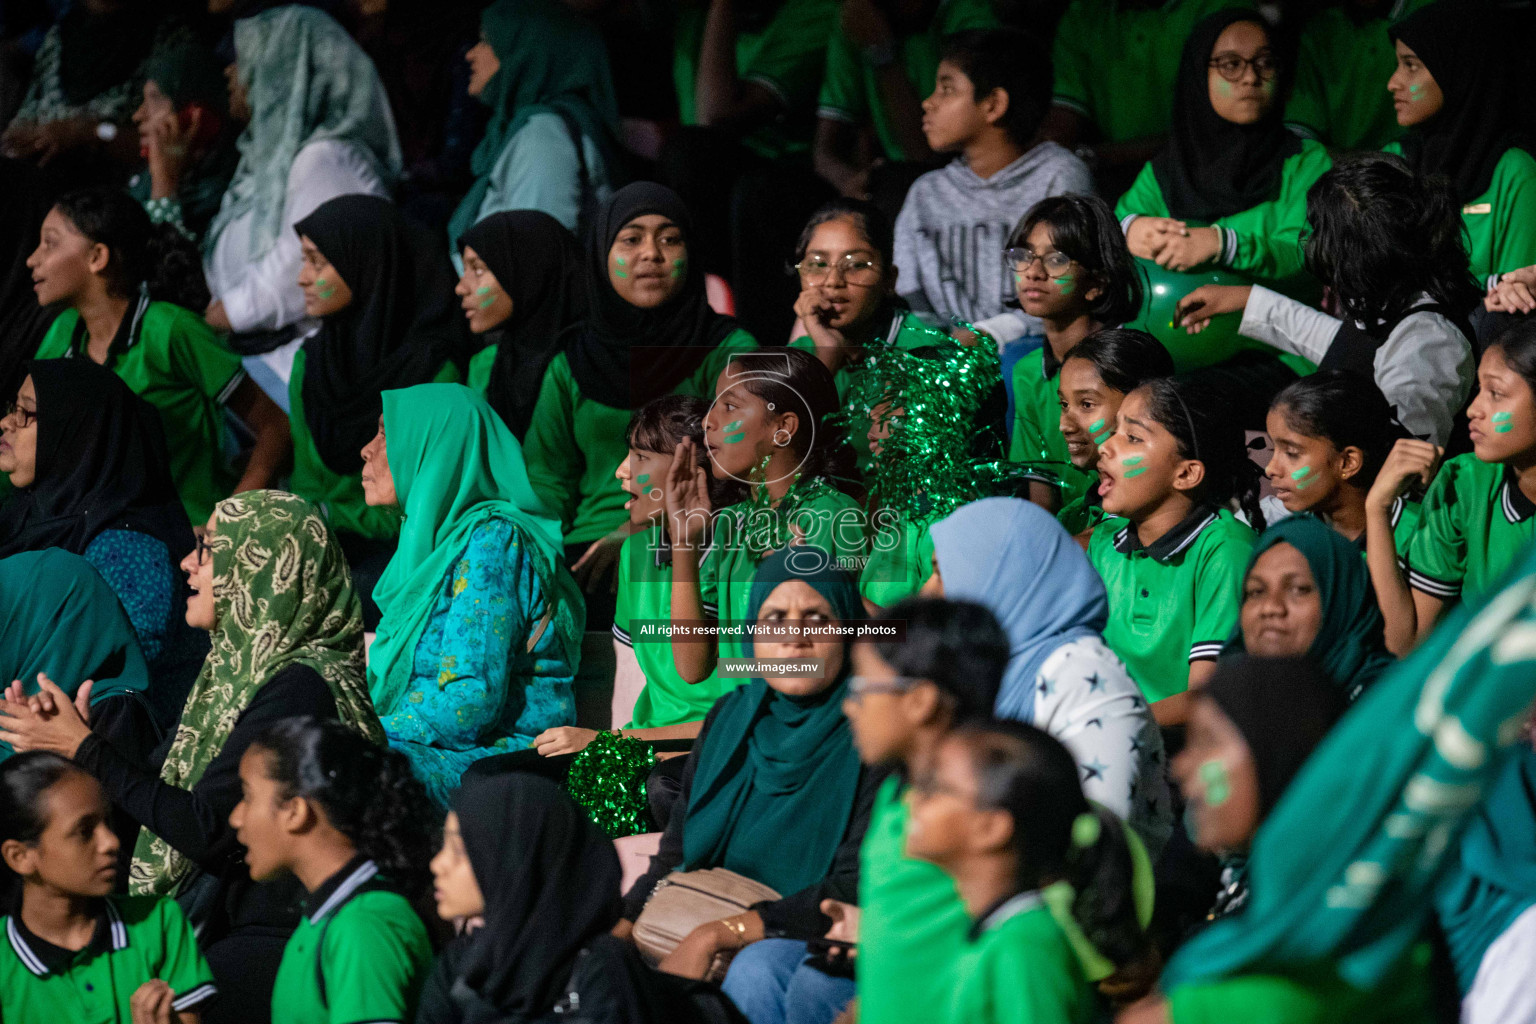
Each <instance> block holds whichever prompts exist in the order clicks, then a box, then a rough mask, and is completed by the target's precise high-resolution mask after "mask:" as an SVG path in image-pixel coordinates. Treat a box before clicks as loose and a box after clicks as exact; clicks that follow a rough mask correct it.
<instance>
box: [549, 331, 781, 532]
mask: <svg viewBox="0 0 1536 1024" xmlns="http://www.w3.org/2000/svg"><path fill="white" fill-rule="evenodd" d="M755 348H757V342H756V340H754V339H753V337H752V335H750V334H748V333H747V332H746V331H743V330H740V329H737V330H735V331H732V332H731V333H730V334H728V335H726V336H725V337H724V338H723V339H721V341H720V344H718V345H716V346H715V348H714V351H712V352H710V354H709V355H708V356H706V357H705V359H704V362H703V363H701V364H700V365H699V368H698V369H697V370H695V371H694V372H693V374H692V375H691V376H689V377H688V379H687V380H685V381H683V382H682V383H681V384H680V385H678V386H677V387H676V388H675V389H674V393H675V394H680V395H694V396H696V397H698V398H703V399H712V398H714V397H715V379H716V378H717V377H719V376H720V371H722V370H724V369H725V367H726V364H727V363H729V362H730V361H731V359H732V358H733V357H734V356H735V355H736V353H738V352H745V351H749V350H751V349H755ZM633 415H634V414H633V413H632V412H631V411H630V410H629V409H615V408H614V407H613V406H611V405H604V404H602V403H601V402H595V401H593V400H592V399H590V398H587V397H586V396H585V395H583V394H582V393H581V387H580V386H579V385H578V384H577V383H576V378H575V376H574V375H573V374H572V373H571V361H570V359H569V357H567V356H566V354H565V353H564V352H561V353H559V354H558V355H556V356H555V358H554V359H552V360H550V362H549V368H548V369H547V370H545V371H544V382H543V384H542V385H540V387H539V399H538V401H537V402H536V403H535V404H534V408H533V416H532V417H531V419H530V421H529V423H528V433H527V436H525V437H524V438H523V457H524V458H525V459H526V460H527V463H528V482H529V483H531V484H532V485H533V489H534V491H535V492H537V494H538V495H539V497H540V498H543V499H544V501H545V503H546V504H548V505H549V507H550V508H551V509H553V510H555V511H557V512H559V513H560V523H561V527H562V529H563V531H564V533H565V543H566V544H568V545H569V544H590V543H591V542H592V541H595V540H600V539H601V538H603V537H606V536H607V535H608V534H610V533H612V532H613V531H614V530H616V529H618V528H619V527H620V526H622V525H623V524H624V523H625V521H626V520H628V519H629V513H628V512H627V511H625V509H624V503H625V502H626V501H628V500H629V494H628V493H627V492H625V490H624V488H623V486H622V485H621V484H620V483H619V480H618V478H617V477H615V476H614V475H613V474H614V472H615V471H616V470H617V469H618V468H619V463H621V462H623V461H624V460H625V459H627V458H628V457H629V443H628V442H627V441H626V440H625V434H626V433H627V432H628V430H629V420H630V417H631V416H633Z"/></svg>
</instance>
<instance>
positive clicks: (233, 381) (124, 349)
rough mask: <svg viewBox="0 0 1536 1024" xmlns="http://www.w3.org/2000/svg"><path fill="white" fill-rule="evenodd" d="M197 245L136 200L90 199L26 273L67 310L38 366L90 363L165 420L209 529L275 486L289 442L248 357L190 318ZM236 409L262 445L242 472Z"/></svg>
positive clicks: (191, 511)
mask: <svg viewBox="0 0 1536 1024" xmlns="http://www.w3.org/2000/svg"><path fill="white" fill-rule="evenodd" d="M187 245H190V243H188V242H186V241H185V240H184V239H182V238H181V237H180V236H179V235H177V234H176V231H175V229H174V228H172V227H170V226H169V225H160V226H158V227H156V226H154V225H151V224H150V221H149V216H148V215H147V214H146V213H145V212H144V209H143V207H141V206H140V205H139V204H138V203H136V202H134V201H133V199H131V198H130V197H129V196H128V195H127V193H125V192H122V191H121V190H116V189H87V190H85V191H82V192H72V193H70V194H69V195H66V196H64V197H63V198H61V199H60V200H59V201H58V203H57V204H55V206H54V207H53V209H52V210H51V211H49V213H48V216H47V218H46V219H45V220H44V221H43V228H42V233H41V241H40V243H39V244H38V247H37V250H36V251H35V252H33V253H32V255H31V256H30V257H28V259H27V266H29V267H30V268H31V269H32V276H33V279H34V281H35V282H36V283H35V285H34V290H35V291H36V293H37V301H38V302H39V303H40V304H42V305H44V306H50V305H62V306H64V307H65V309H64V311H63V312H62V313H60V314H59V317H58V319H57V320H55V321H54V322H53V326H52V327H51V328H49V330H48V334H47V335H46V336H45V337H44V338H43V341H42V344H41V345H39V346H38V349H37V358H39V359H57V358H60V357H64V356H74V357H85V358H89V359H92V360H94V361H95V362H97V363H101V364H102V365H104V366H106V367H108V368H109V369H111V370H113V371H114V372H116V373H117V375H118V376H119V377H121V378H123V381H124V382H125V383H127V385H128V386H129V387H130V388H132V389H133V390H134V392H135V393H137V394H138V395H140V396H141V397H143V398H144V399H145V400H146V401H148V402H149V404H151V405H153V406H154V407H155V408H156V409H157V410H159V412H160V422H161V425H162V426H163V427H164V428H165V439H166V442H167V447H168V449H169V451H170V454H171V476H172V479H174V480H175V482H176V490H177V492H178V493H179V494H180V495H181V501H182V504H183V505H185V506H186V509H187V516H188V518H190V519H191V520H192V522H194V523H201V522H205V521H206V520H207V519H208V517H209V516H210V515H212V514H213V505H214V502H216V501H218V500H219V499H221V498H225V497H228V496H229V495H230V494H231V493H232V492H237V491H248V490H253V489H256V488H260V487H265V486H267V484H268V482H269V481H270V480H271V479H272V478H273V477H274V476H275V475H276V474H277V473H278V471H279V469H280V468H281V466H282V464H283V462H284V461H285V460H286V459H287V456H288V445H289V439H288V423H287V420H286V419H285V418H284V416H283V413H282V410H281V409H279V408H278V407H277V406H276V405H275V404H273V402H272V400H271V399H269V398H267V396H266V395H265V394H263V393H262V391H261V389H260V388H258V387H257V386H256V385H255V384H253V383H252V382H251V381H250V380H248V379H247V378H246V376H245V372H244V371H243V370H242V369H241V368H240V357H239V356H237V355H236V354H235V353H233V352H231V351H230V350H229V349H227V348H225V347H224V346H223V345H222V344H221V343H220V342H219V339H218V338H217V337H216V336H215V335H214V333H213V331H212V330H210V329H209V327H208V325H207V324H206V323H204V322H203V320H202V318H201V317H200V316H198V315H197V314H196V313H193V312H191V310H189V309H186V308H183V306H184V305H186V304H191V305H193V306H196V308H201V306H200V305H198V303H199V302H206V300H207V289H206V288H205V287H203V286H202V283H201V272H200V271H199V269H198V268H197V265H196V262H195V258H193V257H192V256H191V255H190V254H189V253H186V252H182V251H180V250H181V249H182V247H184V246H187ZM193 275H196V279H195V280H194V279H193ZM198 292H201V293H202V294H201V295H200V296H199V295H197V294H196V293H198ZM226 407H227V408H228V409H229V411H231V412H233V413H234V414H235V415H236V416H238V417H239V418H240V419H242V420H243V421H245V423H246V424H247V425H248V426H249V427H250V428H251V430H252V431H253V432H254V434H255V435H256V441H255V446H254V447H253V448H252V450H251V453H250V458H249V460H248V461H247V462H246V465H245V471H244V472H243V473H241V474H237V473H235V472H234V471H233V469H231V467H230V466H229V465H228V463H227V462H226V459H225V454H224V453H225V448H226V445H225V429H224V410H225V408H226Z"/></svg>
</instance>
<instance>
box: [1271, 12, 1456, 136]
mask: <svg viewBox="0 0 1536 1024" xmlns="http://www.w3.org/2000/svg"><path fill="white" fill-rule="evenodd" d="M1430 2H1431V0H1395V2H1394V3H1393V5H1392V9H1391V10H1390V11H1389V12H1387V15H1386V17H1384V18H1365V19H1364V20H1361V21H1356V20H1355V19H1354V18H1352V17H1350V16H1349V14H1348V13H1347V12H1346V11H1345V10H1344V9H1343V8H1342V7H1327V8H1324V9H1323V10H1321V11H1319V12H1318V13H1316V14H1314V15H1313V16H1312V17H1311V18H1309V19H1307V23H1306V25H1305V26H1304V27H1303V28H1302V30H1301V43H1300V50H1299V52H1298V54H1297V58H1296V81H1295V83H1294V84H1293V85H1292V87H1291V97H1290V100H1289V101H1288V102H1287V103H1286V107H1285V123H1286V125H1287V126H1288V127H1290V128H1292V129H1293V130H1295V131H1297V132H1298V133H1299V134H1302V135H1305V136H1307V137H1308V138H1313V139H1317V140H1318V141H1320V142H1322V143H1324V144H1325V145H1327V146H1328V147H1329V148H1330V149H1333V150H1334V151H1336V152H1337V151H1344V150H1357V149H1380V148H1381V147H1382V146H1385V145H1386V144H1387V143H1389V142H1392V141H1393V140H1395V139H1396V138H1397V137H1398V136H1400V135H1402V133H1403V129H1402V128H1401V127H1399V126H1398V123H1397V114H1396V112H1394V111H1393V109H1392V94H1391V93H1389V92H1387V79H1388V78H1390V77H1392V72H1393V71H1394V70H1396V68H1397V51H1396V50H1395V49H1394V48H1393V46H1392V40H1391V39H1389V38H1388V37H1387V29H1388V27H1389V26H1391V25H1392V24H1393V23H1395V22H1397V21H1399V20H1401V19H1402V18H1405V17H1407V16H1408V15H1410V14H1412V13H1413V12H1414V11H1416V10H1418V9H1419V8H1420V7H1424V6H1427V5H1428V4H1429V3H1430Z"/></svg>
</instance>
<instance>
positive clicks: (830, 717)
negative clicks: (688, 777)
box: [683, 545, 864, 896]
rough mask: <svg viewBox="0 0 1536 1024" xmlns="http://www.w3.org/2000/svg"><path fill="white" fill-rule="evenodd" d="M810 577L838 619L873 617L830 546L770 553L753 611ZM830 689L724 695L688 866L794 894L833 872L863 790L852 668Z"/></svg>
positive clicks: (692, 803)
mask: <svg viewBox="0 0 1536 1024" xmlns="http://www.w3.org/2000/svg"><path fill="white" fill-rule="evenodd" d="M793 580H799V581H801V582H803V583H806V584H808V585H809V586H810V587H811V588H812V589H814V590H815V591H816V592H817V593H818V594H820V595H821V596H822V597H824V598H826V599H827V602H828V603H829V604H830V605H831V606H832V614H833V615H835V616H836V617H837V620H838V622H840V623H842V624H844V625H847V624H849V623H854V622H858V621H860V620H862V619H863V618H864V605H863V603H862V602H861V601H860V600H859V590H858V585H857V584H856V583H855V582H854V581H853V580H852V579H851V578H850V577H849V576H848V575H847V574H846V573H844V572H842V571H841V570H839V569H835V568H831V558H830V556H829V555H827V554H826V553H825V552H824V551H822V550H821V549H819V548H814V547H808V546H799V545H797V546H792V547H788V548H784V549H782V550H780V551H776V552H774V553H773V554H771V555H769V556H768V557H767V558H766V559H764V560H763V562H762V564H761V565H759V566H758V568H757V575H756V576H755V577H754V578H753V580H752V591H751V597H750V599H749V601H748V603H747V607H748V608H750V609H751V612H750V615H751V618H752V619H753V620H755V619H756V618H757V616H758V612H759V610H760V609H761V608H762V606H763V602H764V601H766V600H768V595H770V594H772V593H773V591H774V589H775V588H777V587H778V586H779V584H781V583H786V582H790V581H793ZM847 649H848V645H847V644H844V648H843V651H844V653H843V666H842V669H841V670H840V671H839V672H838V675H837V679H836V680H835V681H834V682H833V683H832V685H831V686H829V687H827V688H826V689H825V690H822V691H821V692H820V693H818V694H815V695H813V696H810V697H791V696H789V695H787V694H783V693H779V692H778V691H777V690H774V689H773V688H772V687H770V686H769V685H768V683H767V681H766V680H765V679H761V678H759V679H753V680H752V681H751V682H750V683H748V684H746V685H745V686H742V687H740V688H738V689H736V690H733V691H731V692H730V693H728V694H726V695H725V696H724V697H721V698H720V701H719V703H718V704H717V705H716V707H717V708H718V710H717V711H716V712H715V717H714V720H713V721H712V722H711V723H710V726H709V732H708V733H706V734H705V736H704V741H703V743H702V744H700V745H699V747H698V748H696V749H697V757H698V764H697V766H696V768H695V771H694V776H693V789H692V793H691V796H690V797H689V800H688V818H687V821H686V823H685V825H684V828H683V866H684V869H685V870H693V869H695V868H706V867H724V868H729V869H731V870H732V871H735V872H737V873H738V874H743V875H746V876H747V877H749V878H753V879H756V880H757V881H759V882H762V883H763V884H764V885H767V886H771V887H772V888H774V889H776V890H778V891H779V893H780V894H782V895H785V896H788V895H790V894H791V893H796V892H799V891H801V890H802V889H805V888H808V887H809V886H812V885H815V884H816V883H817V882H819V881H821V880H822V879H823V878H825V877H826V876H827V872H828V871H830V870H831V868H832V861H833V858H834V856H835V855H836V853H837V847H838V845H839V844H840V843H841V842H842V840H843V835H844V833H846V832H847V831H848V818H849V815H850V814H852V812H853V800H854V796H855V794H856V793H857V791H858V786H859V771H860V768H859V755H858V752H857V751H855V750H854V747H853V738H852V734H851V733H850V731H849V728H848V720H847V719H846V718H844V717H843V698H844V697H845V696H846V695H847V692H848V672H849V670H850V668H851V667H852V666H851V663H850V661H849V658H848V654H847Z"/></svg>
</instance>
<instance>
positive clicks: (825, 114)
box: [816, 106, 859, 124]
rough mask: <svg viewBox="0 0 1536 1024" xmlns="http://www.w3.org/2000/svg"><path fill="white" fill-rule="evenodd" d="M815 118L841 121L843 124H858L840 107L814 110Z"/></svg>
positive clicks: (857, 120)
mask: <svg viewBox="0 0 1536 1024" xmlns="http://www.w3.org/2000/svg"><path fill="white" fill-rule="evenodd" d="M816 116H817V117H819V118H822V119H824V120H827V121H841V122H843V123H844V124H858V123H859V119H858V118H856V117H854V116H853V115H852V114H850V113H848V111H846V110H843V109H842V108H841V107H828V106H821V107H817V108H816Z"/></svg>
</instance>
